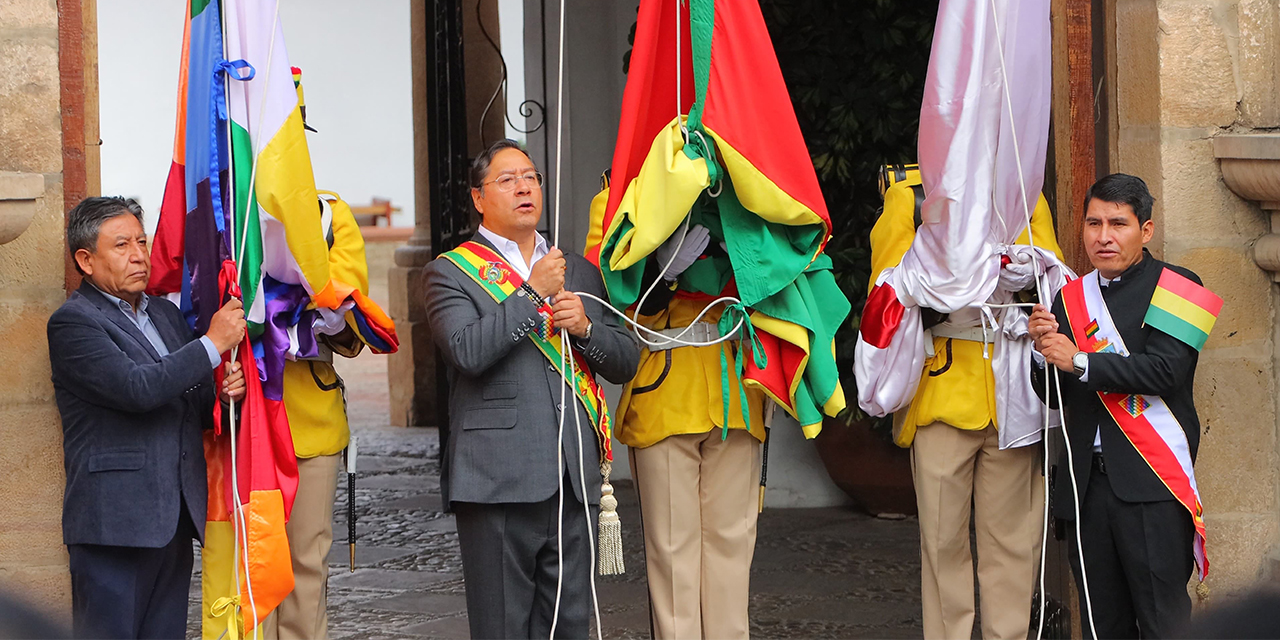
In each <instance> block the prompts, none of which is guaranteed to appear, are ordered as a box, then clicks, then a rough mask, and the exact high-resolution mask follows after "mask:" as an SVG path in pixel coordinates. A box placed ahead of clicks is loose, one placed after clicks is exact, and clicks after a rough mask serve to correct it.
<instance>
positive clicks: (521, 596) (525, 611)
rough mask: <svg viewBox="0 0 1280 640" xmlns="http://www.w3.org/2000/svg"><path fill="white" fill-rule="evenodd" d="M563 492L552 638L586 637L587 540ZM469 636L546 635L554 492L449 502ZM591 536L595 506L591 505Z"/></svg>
mask: <svg viewBox="0 0 1280 640" xmlns="http://www.w3.org/2000/svg"><path fill="white" fill-rule="evenodd" d="M561 490H562V491H564V492H565V497H564V527H563V529H564V546H563V552H564V583H563V584H562V585H561V591H560V617H559V620H558V621H557V623H556V635H555V637H556V638H583V639H585V638H587V637H588V634H589V623H590V615H591V566H590V563H591V556H590V554H591V552H592V550H593V548H592V544H591V541H590V540H589V539H588V537H587V516H586V514H585V513H584V512H583V507H582V499H581V496H576V497H575V496H574V495H573V490H572V489H571V488H570V485H569V482H568V478H567V477H566V478H565V479H564V482H563V483H562V484H561ZM453 511H454V513H455V514H456V516H457V523H458V544H459V546H460V547H461V548H462V576H463V578H464V580H465V581H466V589H467V618H468V620H469V621H470V624H471V637H472V638H474V639H477V640H480V639H492V638H547V637H550V634H551V620H552V616H553V615H554V614H555V603H556V576H557V575H558V573H557V557H556V514H557V512H558V498H557V497H556V496H552V497H551V498H550V499H548V500H544V501H542V502H537V503H529V504H523V503H502V504H478V503H474V502H454V503H453ZM590 512H591V524H592V527H593V529H592V531H591V535H592V536H594V535H595V529H594V527H595V523H596V518H597V516H598V513H599V508H598V507H596V506H592V507H591V508H590Z"/></svg>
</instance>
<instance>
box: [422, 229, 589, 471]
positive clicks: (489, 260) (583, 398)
mask: <svg viewBox="0 0 1280 640" xmlns="http://www.w3.org/2000/svg"><path fill="white" fill-rule="evenodd" d="M440 257H442V258H445V259H447V260H448V261H449V262H452V263H453V264H454V265H456V266H457V267H458V268H459V269H461V270H462V272H463V273H465V274H467V277H469V278H471V279H472V280H473V281H475V283H476V284H478V285H480V288H481V289H484V290H485V293H488V294H489V295H490V296H491V297H493V299H494V300H495V301H496V302H498V303H501V302H502V301H503V300H506V299H507V296H509V295H511V294H512V293H514V292H515V291H516V289H519V288H520V285H521V284H523V283H524V280H523V279H522V278H521V277H520V275H519V274H518V273H516V270H515V269H514V268H512V267H511V265H510V264H508V263H507V261H506V259H505V258H503V257H502V255H501V254H499V253H498V252H497V251H494V250H493V249H490V248H489V247H486V246H485V245H483V244H480V243H479V242H475V241H469V242H464V243H462V245H461V246H459V247H458V248H457V249H454V250H453V251H449V252H447V253H444V254H441V256H440ZM538 315H539V316H541V318H542V322H541V324H540V326H539V327H538V328H537V331H536V332H534V333H530V334H529V339H530V340H533V344H535V345H537V347H538V350H539V351H541V352H542V355H544V356H546V357H547V360H550V361H551V365H552V366H553V367H555V368H556V371H559V372H560V375H561V377H563V376H564V362H565V357H564V345H563V343H562V342H561V340H560V334H559V333H557V332H556V331H555V325H554V324H553V323H552V322H551V306H550V305H548V304H547V303H546V302H543V304H542V306H541V307H539V308H538ZM569 352H570V353H572V354H573V357H574V359H575V361H576V363H577V366H576V367H575V368H574V372H573V382H574V384H573V392H574V395H575V396H577V398H578V400H579V401H580V402H581V403H582V406H583V408H585V409H586V411H587V417H588V418H590V420H591V424H592V425H594V426H595V429H596V440H597V442H598V444H599V448H600V461H601V463H602V464H603V463H604V462H605V461H612V460H613V425H612V421H611V420H610V418H609V406H608V404H607V403H606V401H605V397H604V390H603V389H601V388H600V385H599V384H597V383H596V379H595V376H594V375H592V373H591V369H590V368H589V367H588V366H587V362H586V360H585V359H583V358H582V356H581V354H579V353H577V352H575V351H573V349H569Z"/></svg>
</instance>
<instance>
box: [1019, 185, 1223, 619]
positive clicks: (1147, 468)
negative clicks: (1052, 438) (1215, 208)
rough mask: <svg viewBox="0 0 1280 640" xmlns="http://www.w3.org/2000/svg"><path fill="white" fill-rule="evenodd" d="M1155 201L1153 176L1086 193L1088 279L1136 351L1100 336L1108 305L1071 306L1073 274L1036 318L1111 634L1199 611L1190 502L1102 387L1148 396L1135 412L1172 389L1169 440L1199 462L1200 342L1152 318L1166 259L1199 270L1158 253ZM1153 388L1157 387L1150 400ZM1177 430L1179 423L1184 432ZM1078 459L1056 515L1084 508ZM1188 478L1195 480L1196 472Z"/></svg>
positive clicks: (1074, 547) (1091, 573)
mask: <svg viewBox="0 0 1280 640" xmlns="http://www.w3.org/2000/svg"><path fill="white" fill-rule="evenodd" d="M1153 203H1154V199H1153V198H1152V197H1151V194H1150V192H1149V191H1148V190H1147V185H1146V183H1144V182H1143V181H1142V180H1141V179H1139V178H1136V177H1134V176H1129V175H1124V174H1114V175H1110V176H1107V177H1105V178H1102V179H1101V180H1099V181H1098V182H1097V183H1095V184H1094V185H1093V186H1092V187H1090V188H1089V192H1088V194H1087V195H1086V196H1085V218H1084V230H1083V233H1082V235H1083V239H1084V245H1085V248H1086V250H1087V251H1088V254H1089V261H1090V262H1091V263H1093V266H1094V267H1095V269H1096V271H1094V272H1092V273H1089V274H1088V275H1085V276H1083V277H1082V279H1081V281H1080V282H1079V283H1078V288H1079V290H1080V291H1085V290H1086V288H1089V287H1094V283H1091V282H1089V279H1095V282H1096V285H1097V287H1098V288H1094V289H1092V290H1093V291H1095V292H1098V293H1100V296H1095V298H1094V300H1095V302H1097V300H1098V298H1100V300H1101V301H1100V302H1097V304H1098V305H1099V306H1100V307H1102V308H1103V310H1104V311H1108V312H1109V315H1110V319H1111V320H1112V321H1113V324H1114V331H1115V332H1118V334H1119V337H1120V340H1115V339H1114V337H1113V339H1112V340H1110V342H1111V343H1117V342H1122V343H1123V347H1124V349H1127V352H1128V353H1127V355H1121V353H1119V352H1113V351H1112V350H1111V349H1109V348H1107V347H1105V346H1101V347H1099V345H1098V343H1099V342H1100V340H1099V338H1102V337H1103V336H1105V335H1106V334H1107V333H1108V332H1107V330H1106V329H1105V315H1106V314H1105V313H1093V312H1094V311H1095V308H1094V307H1089V311H1090V313H1091V314H1092V316H1093V317H1084V318H1081V317H1079V316H1080V315H1081V314H1080V313H1079V309H1080V307H1079V306H1078V305H1077V306H1075V309H1076V312H1075V313H1074V314H1073V309H1072V306H1069V304H1065V303H1064V298H1065V299H1068V300H1069V299H1071V298H1072V295H1071V294H1070V293H1069V290H1070V287H1071V286H1072V285H1068V288H1067V289H1063V293H1060V294H1058V296H1057V297H1055V298H1054V302H1053V311H1052V313H1050V312H1049V311H1048V310H1046V309H1045V308H1044V307H1043V306H1040V305H1037V307H1036V309H1035V310H1034V313H1033V314H1032V316H1031V320H1030V327H1029V329H1030V333H1031V336H1032V338H1034V339H1035V341H1036V351H1037V353H1036V354H1035V357H1036V364H1037V365H1038V366H1037V367H1032V378H1033V383H1034V384H1035V388H1036V390H1037V391H1038V392H1040V393H1041V395H1042V397H1043V394H1044V389H1045V375H1046V374H1045V371H1046V369H1045V363H1046V362H1047V363H1048V364H1049V365H1051V366H1053V367H1056V368H1057V369H1059V370H1060V374H1059V378H1060V380H1061V385H1062V386H1061V388H1062V395H1063V398H1064V400H1063V402H1062V403H1061V406H1062V409H1063V416H1064V420H1065V423H1066V435H1067V438H1068V439H1069V441H1070V444H1071V462H1073V463H1074V471H1075V474H1074V475H1075V484H1076V487H1078V492H1079V498H1080V503H1079V517H1080V523H1079V525H1080V530H1081V543H1080V544H1079V545H1078V544H1077V543H1076V539H1075V535H1074V532H1072V533H1071V534H1069V535H1068V538H1069V540H1070V550H1071V558H1072V564H1073V569H1074V571H1075V574H1076V584H1077V586H1078V587H1079V589H1080V602H1081V603H1084V602H1086V598H1085V590H1084V585H1083V580H1084V579H1085V578H1087V580H1088V594H1089V596H1090V597H1089V600H1090V601H1091V602H1092V617H1093V625H1094V628H1096V633H1097V636H1098V637H1101V638H1137V637H1142V638H1164V637H1170V636H1171V635H1172V634H1173V633H1175V632H1176V631H1177V630H1178V629H1180V628H1182V627H1183V626H1184V625H1185V624H1186V623H1187V620H1188V618H1189V616H1190V614H1191V600H1190V598H1189V597H1188V596H1187V581H1188V579H1189V578H1190V577H1191V572H1192V567H1193V564H1194V557H1193V551H1192V550H1193V544H1194V537H1195V528H1194V521H1193V519H1192V516H1191V512H1190V511H1189V510H1188V507H1187V506H1184V504H1183V503H1181V502H1179V500H1178V499H1177V498H1176V497H1175V495H1174V493H1173V492H1172V491H1171V490H1170V488H1169V486H1166V484H1165V482H1164V481H1162V479H1161V477H1160V476H1159V475H1157V473H1156V472H1155V471H1154V470H1153V468H1152V466H1151V465H1150V464H1148V463H1147V461H1146V460H1144V458H1143V456H1142V455H1141V454H1140V453H1139V451H1138V449H1137V448H1135V446H1134V444H1132V443H1131V441H1130V438H1129V437H1127V436H1126V434H1125V432H1124V431H1122V430H1121V427H1120V426H1119V424H1118V423H1117V419H1116V417H1113V416H1116V415H1120V414H1118V413H1113V412H1111V411H1108V409H1107V408H1106V407H1105V406H1104V404H1103V400H1102V397H1101V396H1100V395H1099V392H1107V393H1118V394H1131V395H1129V396H1128V398H1131V399H1133V400H1134V401H1136V402H1137V403H1138V405H1137V406H1136V407H1135V409H1134V410H1133V411H1130V414H1133V413H1134V412H1137V413H1138V416H1141V415H1142V408H1143V407H1142V405H1144V404H1146V403H1147V402H1148V401H1152V402H1153V403H1154V401H1158V400H1163V403H1164V404H1165V405H1167V407H1168V412H1169V413H1171V414H1172V416H1173V417H1174V418H1176V420H1177V422H1178V423H1179V424H1180V425H1181V427H1182V429H1181V431H1182V432H1184V434H1185V438H1186V439H1185V441H1181V442H1175V443H1174V444H1173V445H1170V450H1175V449H1180V450H1181V451H1185V452H1188V453H1189V459H1188V460H1186V461H1185V467H1186V470H1187V471H1188V472H1189V471H1190V466H1191V462H1192V461H1194V459H1195V455H1196V450H1197V448H1198V446H1199V444H1200V421H1199V419H1198V418H1197V416H1196V408H1195V404H1194V401H1193V394H1192V388H1193V386H1194V381H1195V370H1196V362H1197V359H1198V351H1197V350H1196V348H1194V347H1192V346H1189V345H1188V344H1186V343H1184V342H1182V341H1180V340H1178V339H1176V338H1174V337H1173V336H1171V335H1169V334H1167V333H1165V332H1162V331H1160V330H1158V329H1156V328H1154V327H1152V326H1149V325H1146V324H1144V318H1145V316H1146V313H1147V309H1148V307H1150V305H1151V297H1152V294H1153V293H1154V292H1155V289H1156V285H1157V282H1158V281H1159V280H1160V277H1161V274H1162V273H1163V272H1164V271H1165V270H1166V269H1168V270H1172V271H1173V272H1175V273H1177V274H1179V275H1181V276H1184V277H1186V278H1187V279H1189V280H1191V281H1193V282H1195V283H1196V284H1197V285H1198V284H1199V283H1200V279H1199V278H1198V277H1196V275H1195V274H1194V273H1192V272H1191V271H1189V270H1187V269H1184V268H1182V267H1178V266H1175V265H1171V264H1168V263H1165V262H1161V261H1159V260H1156V259H1155V258H1154V257H1152V256H1151V254H1150V253H1148V252H1147V250H1146V249H1145V248H1144V246H1143V245H1145V244H1146V243H1147V242H1149V241H1150V240H1151V237H1152V235H1153V232H1154V229H1155V223H1154V222H1152V221H1151V207H1152V204H1153ZM1083 298H1084V296H1083V295H1082V296H1080V297H1079V298H1076V299H1083ZM1072 315H1074V316H1077V317H1069V316H1072ZM1096 319H1102V320H1103V324H1104V328H1103V329H1102V330H1101V332H1100V333H1099V328H1098V324H1097V323H1096V322H1095V323H1094V324H1092V325H1088V326H1086V327H1085V329H1086V331H1084V332H1080V331H1079V327H1077V328H1076V330H1075V331H1073V325H1075V324H1076V323H1088V322H1090V320H1096ZM1090 332H1093V333H1090ZM1081 335H1087V336H1088V337H1087V338H1086V342H1087V343H1089V346H1088V347H1086V346H1077V342H1079V338H1078V337H1077V336H1081ZM1051 386H1052V385H1051ZM1050 392H1051V393H1050V396H1051V397H1050V400H1051V402H1050V404H1051V405H1052V406H1055V407H1056V406H1057V405H1058V404H1059V403H1058V402H1057V398H1056V397H1055V396H1056V392H1054V391H1053V389H1050ZM1154 396H1158V398H1155V399H1154V400H1152V398H1153V397H1154ZM1144 398H1145V399H1144ZM1166 415H1167V414H1166ZM1136 417H1137V416H1135V418H1136ZM1147 419H1149V420H1154V419H1155V418H1151V417H1150V416H1148V418H1147ZM1126 420H1127V419H1126ZM1177 431H1178V430H1177V428H1176V427H1174V428H1173V429H1172V433H1173V434H1174V435H1175V436H1177V435H1178V434H1177ZM1174 440H1181V437H1180V436H1178V437H1175V438H1174ZM1174 445H1176V446H1174ZM1069 468H1070V467H1068V465H1067V459H1066V455H1064V456H1063V460H1062V462H1061V463H1059V465H1058V469H1059V476H1058V478H1059V480H1058V482H1057V486H1056V487H1055V491H1054V511H1055V515H1056V517H1058V518H1062V519H1065V520H1074V519H1075V518H1076V514H1077V510H1076V502H1075V499H1074V496H1073V489H1072V482H1071V477H1070V476H1069V475H1067V470H1068V469H1069ZM1190 479H1191V483H1192V486H1193V487H1194V476H1193V475H1191V476H1190ZM1081 547H1083V551H1084V553H1083V556H1084V569H1085V570H1084V572H1083V573H1082V572H1081V570H1080V556H1081V553H1080V551H1081ZM1085 613H1086V614H1087V613H1088V611H1087V610H1086V611H1085ZM1081 626H1082V627H1083V629H1084V633H1085V637H1090V636H1091V630H1090V624H1089V620H1088V618H1087V617H1082V621H1081Z"/></svg>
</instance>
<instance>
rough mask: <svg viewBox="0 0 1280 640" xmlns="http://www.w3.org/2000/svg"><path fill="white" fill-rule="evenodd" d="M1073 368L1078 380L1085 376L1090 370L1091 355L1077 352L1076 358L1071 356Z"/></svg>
mask: <svg viewBox="0 0 1280 640" xmlns="http://www.w3.org/2000/svg"><path fill="white" fill-rule="evenodd" d="M1071 368H1072V371H1073V372H1074V373H1075V374H1076V377H1077V378H1078V377H1080V376H1083V375H1084V372H1085V371H1087V370H1088V368H1089V354H1087V353H1085V352H1083V351H1077V352H1076V354H1075V355H1074V356H1071Z"/></svg>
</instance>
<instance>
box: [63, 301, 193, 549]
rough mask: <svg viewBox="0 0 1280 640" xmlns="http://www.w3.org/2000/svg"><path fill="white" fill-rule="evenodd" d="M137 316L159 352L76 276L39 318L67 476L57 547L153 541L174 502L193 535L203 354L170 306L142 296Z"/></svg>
mask: <svg viewBox="0 0 1280 640" xmlns="http://www.w3.org/2000/svg"><path fill="white" fill-rule="evenodd" d="M148 314H149V315H150V316H151V320H152V322H153V323H155V326H156V330H157V331H158V332H159V333H160V337H161V338H163V339H164V343H165V346H167V347H168V348H169V355H167V356H165V357H163V358H162V357H160V355H159V353H157V352H156V350H155V347H153V346H151V342H150V341H148V340H147V338H146V336H144V335H142V332H141V331H139V330H138V327H136V326H135V325H134V324H133V323H132V322H130V321H129V319H128V318H126V317H125V316H124V314H123V313H121V312H120V309H119V308H117V307H115V306H114V305H112V303H111V302H110V301H109V300H107V298H106V297H104V296H103V295H102V294H101V293H99V292H98V290H97V289H94V288H93V286H92V285H90V284H89V283H87V282H86V283H84V284H82V285H81V286H80V289H79V290H78V291H76V292H75V293H73V294H71V297H70V298H67V301H66V302H64V303H62V306H61V307H59V308H58V310H57V311H55V312H54V313H53V315H52V316H51V317H50V318H49V325H48V333H49V361H50V363H51V364H52V368H53V390H54V397H55V398H56V400H57V403H58V413H60V414H61V415H62V435H63V440H62V449H63V455H64V459H63V464H64V465H65V468H66V472H67V488H66V493H65V494H64V496H63V504H62V539H63V543H64V544H98V545H111V546H121V547H151V548H158V547H163V546H165V545H166V544H168V543H169V541H170V540H172V539H173V536H174V533H175V532H176V531H177V529H178V516H179V514H180V511H179V508H180V505H181V504H182V503H183V502H185V503H186V506H187V510H188V512H189V513H190V515H191V520H192V522H194V523H195V525H196V530H197V531H198V532H199V535H200V536H201V538H203V536H204V521H205V517H206V515H207V514H206V509H205V507H206V496H207V493H208V489H207V486H208V485H207V482H208V481H207V479H206V477H205V464H204V445H203V440H202V437H203V432H202V430H203V428H205V427H212V426H213V403H214V402H215V395H214V385H213V371H212V369H211V368H210V367H209V355H208V353H207V352H206V351H205V348H204V345H203V344H201V343H200V341H198V340H196V339H195V338H194V337H193V336H192V335H191V330H190V329H189V328H187V323H186V321H185V320H184V319H183V317H182V312H181V311H179V310H178V308H177V307H175V306H174V305H173V303H171V302H169V301H168V300H165V299H163V298H157V297H153V298H151V303H150V305H149V307H148Z"/></svg>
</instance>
